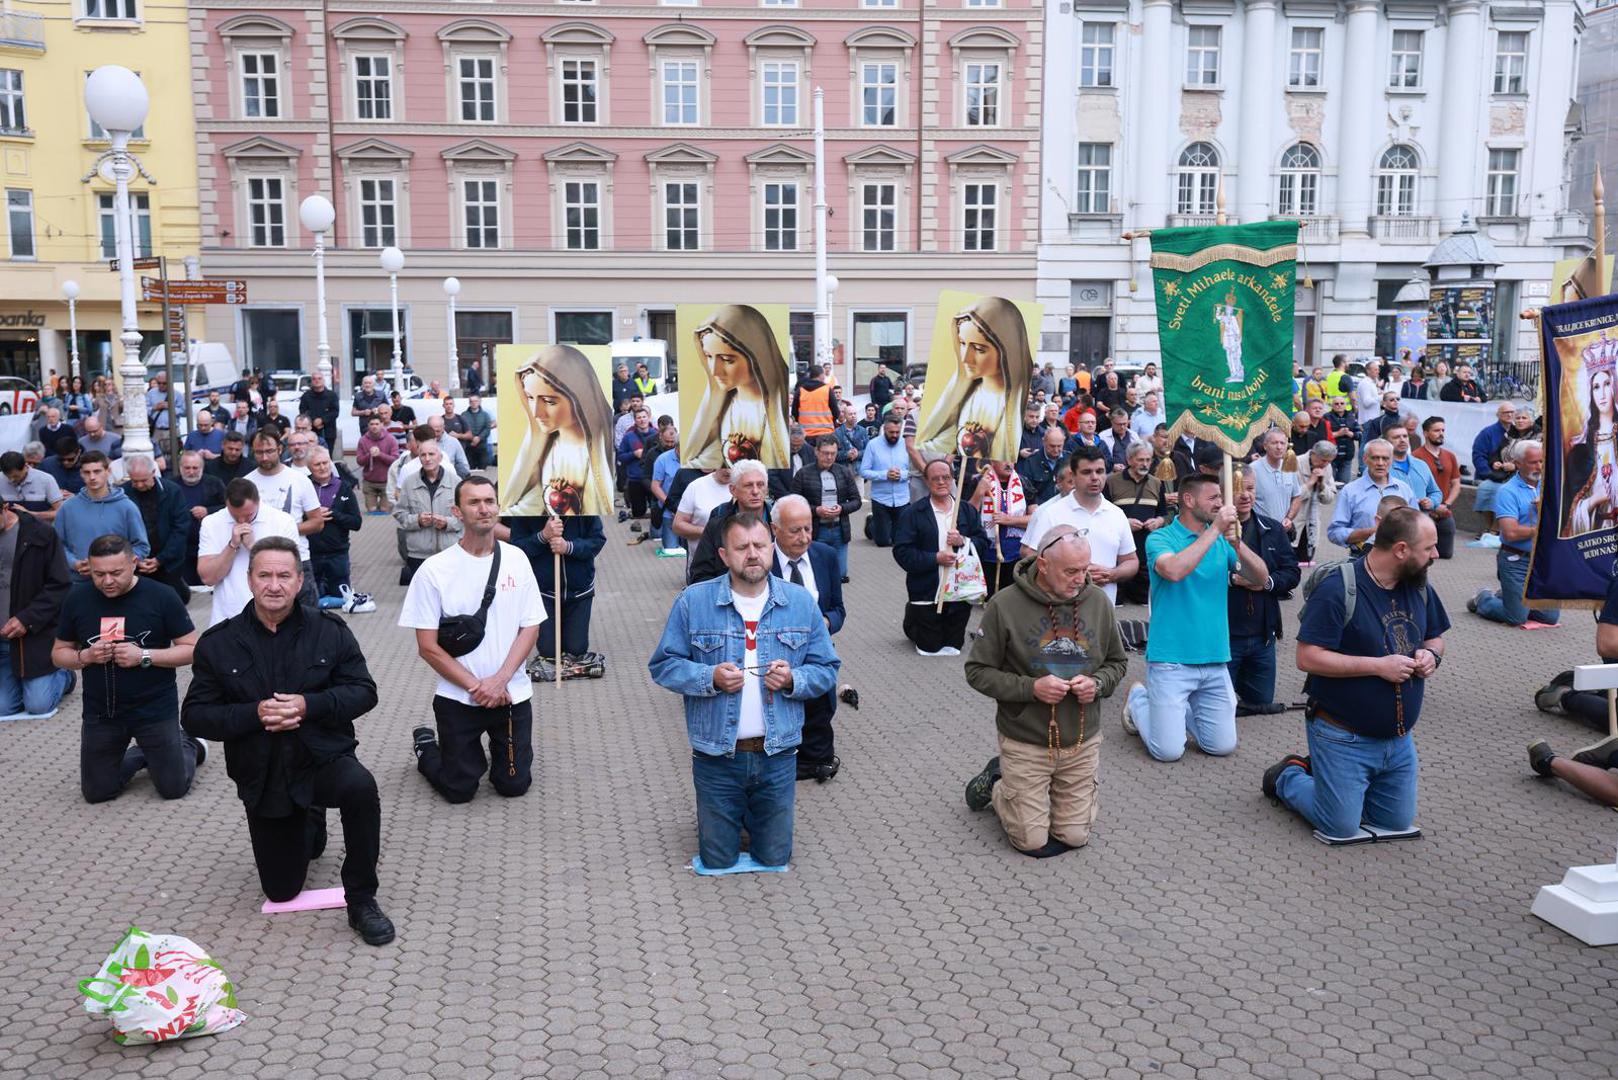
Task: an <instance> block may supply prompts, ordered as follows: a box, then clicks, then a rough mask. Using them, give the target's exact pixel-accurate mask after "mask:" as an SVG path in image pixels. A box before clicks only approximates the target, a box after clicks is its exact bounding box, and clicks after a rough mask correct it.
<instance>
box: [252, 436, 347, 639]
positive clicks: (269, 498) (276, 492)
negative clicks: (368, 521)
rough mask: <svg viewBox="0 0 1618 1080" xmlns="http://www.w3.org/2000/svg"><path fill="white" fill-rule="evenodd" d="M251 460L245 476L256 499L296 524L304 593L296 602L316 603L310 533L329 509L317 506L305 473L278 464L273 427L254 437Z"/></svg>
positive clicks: (322, 523)
mask: <svg viewBox="0 0 1618 1080" xmlns="http://www.w3.org/2000/svg"><path fill="white" fill-rule="evenodd" d="M253 460H254V461H256V462H258V468H256V469H254V470H253V471H252V472H250V473H248V474H247V477H246V479H248V480H251V481H252V482H253V486H254V487H256V488H258V501H259V502H260V503H261V504H263V505H264V506H273V507H275V508H276V509H277V510H279V511H281V512H282V513H284V514H290V515H292V520H294V521H296V522H297V523H298V537H297V539H298V557H299V558H301V559H302V560H303V594H302V595H300V596H299V597H298V602H299V603H303V604H308V605H310V606H311V607H315V606H318V605H319V603H320V597H319V596H318V595H317V594H316V592H315V585H314V581H315V568H314V565H313V564H312V563H310V561H309V534H310V533H317V532H319V531H320V530H321V529H324V528H325V527H326V519H327V518H329V517H331V512H330V511H329V510H326V509H325V508H324V507H322V506H321V505H320V496H319V495H316V494H315V485H314V484H312V483H311V482H310V481H309V475H308V474H307V473H301V472H297V471H295V470H293V469H292V468H290V467H288V466H287V465H284V464H282V463H281V441H280V440H279V439H277V438H276V437H275V433H274V430H273V429H260V430H259V432H258V433H257V434H256V435H254V436H253Z"/></svg>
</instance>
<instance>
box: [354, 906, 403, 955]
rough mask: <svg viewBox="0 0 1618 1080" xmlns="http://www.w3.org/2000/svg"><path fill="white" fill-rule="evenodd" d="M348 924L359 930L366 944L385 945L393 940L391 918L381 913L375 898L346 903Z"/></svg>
mask: <svg viewBox="0 0 1618 1080" xmlns="http://www.w3.org/2000/svg"><path fill="white" fill-rule="evenodd" d="M348 925H349V926H352V927H353V928H354V929H355V930H357V931H359V935H360V938H361V940H363V941H364V942H365V944H367V945H386V944H387V943H388V942H390V941H392V940H393V920H392V919H390V918H388V917H387V916H386V915H384V914H382V909H381V908H380V907H378V906H377V903H376V901H375V900H361V901H360V902H359V903H357V904H350V905H348Z"/></svg>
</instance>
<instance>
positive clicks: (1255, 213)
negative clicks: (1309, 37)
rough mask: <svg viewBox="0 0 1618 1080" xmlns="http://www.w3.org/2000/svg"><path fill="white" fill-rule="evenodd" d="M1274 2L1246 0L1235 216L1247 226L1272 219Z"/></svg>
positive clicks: (1274, 105) (1274, 82)
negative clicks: (1248, 223) (1271, 122)
mask: <svg viewBox="0 0 1618 1080" xmlns="http://www.w3.org/2000/svg"><path fill="white" fill-rule="evenodd" d="M1275 11H1276V3H1275V0H1248V3H1247V16H1246V18H1245V19H1244V20H1243V21H1242V103H1241V111H1240V113H1239V118H1240V119H1239V125H1240V126H1239V127H1238V129H1237V130H1238V132H1239V136H1238V139H1239V143H1238V146H1237V150H1236V162H1235V164H1236V170H1237V175H1238V177H1239V179H1238V181H1237V184H1236V205H1235V211H1236V217H1237V219H1238V220H1240V221H1243V222H1252V221H1263V220H1264V219H1266V218H1268V217H1269V216H1270V207H1271V205H1272V204H1271V200H1270V165H1271V163H1272V162H1273V160H1274V155H1275V150H1276V148H1275V147H1274V146H1272V145H1270V139H1271V135H1270V131H1271V124H1270V118H1271V117H1272V116H1273V115H1274V114H1275V109H1276V106H1277V104H1279V103H1278V102H1277V100H1276V65H1275Z"/></svg>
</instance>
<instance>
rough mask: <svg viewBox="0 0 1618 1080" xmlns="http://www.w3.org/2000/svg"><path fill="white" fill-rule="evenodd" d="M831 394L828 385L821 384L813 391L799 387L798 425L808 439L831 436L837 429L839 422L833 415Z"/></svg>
mask: <svg viewBox="0 0 1618 1080" xmlns="http://www.w3.org/2000/svg"><path fill="white" fill-rule="evenodd" d="M831 394H832V389H831V386H830V384H828V383H821V384H820V385H819V386H817V387H815V388H814V389H813V390H810V389H809V388H807V387H804V386H799V387H798V424H799V425H800V426H801V427H802V428H803V433H804V435H805V436H807V437H808V438H811V439H812V438H814V437H815V436H817V435H830V434H831V433H832V432H833V430H834V429H835V428H836V427H837V421H836V420H835V419H834V418H833V417H832V414H831Z"/></svg>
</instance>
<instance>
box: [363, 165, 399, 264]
mask: <svg viewBox="0 0 1618 1080" xmlns="http://www.w3.org/2000/svg"><path fill="white" fill-rule="evenodd" d="M397 221H398V206H397V204H396V203H395V202H394V198H393V181H392V180H361V181H360V246H361V247H368V248H385V247H394V246H395V245H397V243H398V240H399V236H398V230H397V229H396V228H395V227H394V226H395V223H396V222H397Z"/></svg>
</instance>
